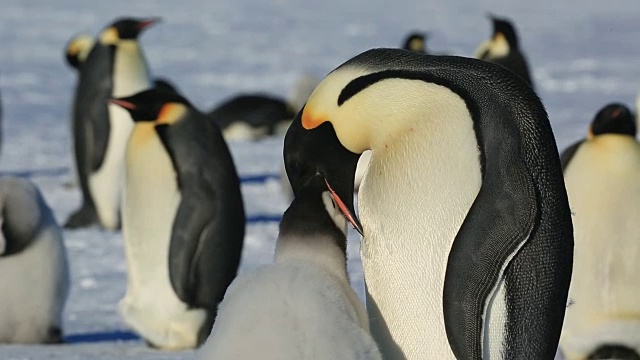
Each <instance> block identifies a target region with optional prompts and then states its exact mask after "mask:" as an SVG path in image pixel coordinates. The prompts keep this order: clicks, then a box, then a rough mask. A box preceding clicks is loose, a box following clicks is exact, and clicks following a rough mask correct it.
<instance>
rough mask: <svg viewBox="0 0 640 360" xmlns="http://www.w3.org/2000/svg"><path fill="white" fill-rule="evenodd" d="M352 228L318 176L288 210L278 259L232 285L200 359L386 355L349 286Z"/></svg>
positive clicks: (354, 359)
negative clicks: (348, 254)
mask: <svg viewBox="0 0 640 360" xmlns="http://www.w3.org/2000/svg"><path fill="white" fill-rule="evenodd" d="M346 230H347V229H346V221H345V219H344V217H343V216H342V214H341V212H340V210H339V209H338V208H336V206H335V204H334V203H333V202H332V200H331V195H330V193H329V190H328V188H327V185H326V183H325V181H324V178H323V177H322V176H318V175H317V176H314V177H312V178H311V179H310V180H309V181H308V182H307V183H306V184H305V185H304V186H303V187H302V188H301V189H299V191H298V196H297V197H296V198H295V199H294V200H293V202H292V203H291V205H290V206H289V208H288V209H287V211H286V212H285V213H284V216H283V218H282V222H281V224H280V234H279V236H278V241H277V245H276V251H275V261H274V263H273V264H269V265H266V266H264V267H262V268H260V269H256V270H255V271H252V272H250V273H246V274H243V275H241V276H240V277H238V278H237V279H236V280H235V281H234V282H233V284H231V286H230V287H229V290H228V291H227V294H226V295H225V298H224V300H223V302H222V303H221V304H220V310H219V313H218V319H217V320H216V324H215V325H214V327H213V330H212V332H211V336H210V337H209V340H208V341H207V343H206V344H205V345H204V346H203V347H202V348H201V350H200V351H199V354H198V359H199V360H218V359H264V360H267V359H268V360H311V359H314V360H325V359H326V360H334V359H341V360H374V359H381V357H380V353H379V351H378V349H377V346H376V344H375V342H374V341H373V339H372V338H371V335H370V334H369V323H368V320H367V314H366V311H365V309H364V306H363V305H362V303H361V302H360V300H359V299H358V297H357V295H356V293H355V292H354V291H353V289H352V288H351V287H350V285H349V280H348V277H347V271H346Z"/></svg>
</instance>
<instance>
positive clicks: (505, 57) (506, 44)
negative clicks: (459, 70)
mask: <svg viewBox="0 0 640 360" xmlns="http://www.w3.org/2000/svg"><path fill="white" fill-rule="evenodd" d="M489 19H491V22H492V23H493V35H492V37H491V39H490V40H487V41H485V42H483V43H482V44H480V46H479V47H478V49H477V50H476V54H475V57H476V58H477V59H480V60H484V61H489V62H493V63H496V64H500V65H502V66H504V67H506V68H507V69H509V70H511V71H513V72H514V73H515V74H516V75H518V76H519V77H520V78H521V79H523V80H524V81H526V82H527V83H528V84H529V85H530V86H531V88H533V87H534V86H533V81H532V80H531V72H530V71H529V65H528V64H527V60H526V57H525V55H524V53H523V52H522V51H521V50H520V46H519V41H518V36H517V34H516V29H515V27H514V26H513V24H512V23H511V21H509V20H508V19H505V18H499V17H496V16H493V15H491V14H489Z"/></svg>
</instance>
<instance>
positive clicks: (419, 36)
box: [402, 31, 427, 54]
mask: <svg viewBox="0 0 640 360" xmlns="http://www.w3.org/2000/svg"><path fill="white" fill-rule="evenodd" d="M426 40H427V35H426V34H425V33H422V32H417V31H414V32H412V33H410V34H409V35H407V37H406V39H405V40H404V45H402V48H403V49H405V50H409V51H413V52H417V53H419V54H426V53H427V47H426Z"/></svg>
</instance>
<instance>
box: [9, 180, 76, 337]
mask: <svg viewBox="0 0 640 360" xmlns="http://www.w3.org/2000/svg"><path fill="white" fill-rule="evenodd" d="M0 210H1V211H0V223H1V224H2V231H1V233H0V289H2V300H1V301H0V343H17V344H32V343H59V342H61V341H62V310H63V308H64V304H65V302H66V300H67V293H68V292H69V266H68V263H67V256H66V252H65V249H64V244H63V243H62V231H61V230H60V227H59V226H58V224H57V223H56V220H55V218H54V217H53V214H52V212H51V209H50V208H49V206H47V204H46V202H45V200H44V199H43V198H42V195H41V194H40V192H39V191H38V189H37V188H36V187H35V186H34V185H33V184H32V183H31V182H29V181H27V180H23V179H17V178H10V177H5V178H0Z"/></svg>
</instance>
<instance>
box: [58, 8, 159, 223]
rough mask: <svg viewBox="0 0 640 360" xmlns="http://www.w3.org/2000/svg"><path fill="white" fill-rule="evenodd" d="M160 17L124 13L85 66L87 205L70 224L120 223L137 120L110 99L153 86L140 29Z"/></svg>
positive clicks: (80, 142)
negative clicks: (128, 155)
mask: <svg viewBox="0 0 640 360" xmlns="http://www.w3.org/2000/svg"><path fill="white" fill-rule="evenodd" d="M156 22H157V19H155V18H153V19H133V18H121V19H118V20H116V21H115V22H113V23H112V24H111V25H109V26H108V27H107V28H105V29H104V30H103V31H102V32H101V33H100V35H99V36H98V40H97V42H96V43H95V45H94V46H93V48H92V49H91V52H90V53H89V55H88V56H87V58H86V60H85V61H84V63H83V64H82V66H81V67H80V74H79V82H78V86H77V87H76V95H75V101H74V116H73V124H72V125H73V126H72V128H73V135H74V136H73V137H74V139H73V140H74V150H75V151H74V152H75V158H76V166H77V170H78V178H79V182H80V187H81V190H82V194H83V202H82V206H81V207H80V209H79V210H78V211H76V212H75V213H74V214H73V215H71V217H70V218H69V219H68V220H67V223H66V224H65V227H69V228H75V227H81V226H87V225H90V224H92V223H93V222H95V220H96V218H97V220H98V221H99V222H100V224H101V225H102V226H103V227H104V228H106V229H109V230H114V229H116V228H118V227H119V225H120V224H119V223H120V219H119V210H120V199H121V188H122V179H123V176H124V174H123V171H124V164H123V159H124V151H125V147H126V142H127V139H128V137H129V134H130V133H131V128H132V127H133V122H132V121H131V118H130V117H129V114H128V113H127V112H126V111H125V110H123V109H121V108H119V107H118V106H116V105H113V104H109V103H108V101H107V100H108V99H110V98H112V97H122V96H128V95H132V94H135V93H137V92H139V91H142V90H146V89H148V88H149V87H151V84H152V83H151V79H150V77H149V69H148V67H147V64H146V61H145V58H144V55H143V53H142V49H141V47H140V45H139V43H138V41H137V38H138V35H139V34H140V33H141V32H142V31H143V30H144V29H146V28H148V27H149V26H151V25H153V24H155V23H156Z"/></svg>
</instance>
